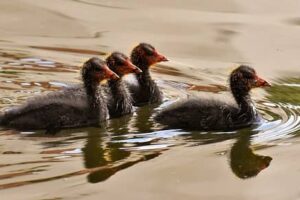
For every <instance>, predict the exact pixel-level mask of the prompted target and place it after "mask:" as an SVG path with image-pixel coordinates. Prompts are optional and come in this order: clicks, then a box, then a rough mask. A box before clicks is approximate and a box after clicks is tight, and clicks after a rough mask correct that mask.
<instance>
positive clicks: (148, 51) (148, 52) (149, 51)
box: [145, 48, 154, 56]
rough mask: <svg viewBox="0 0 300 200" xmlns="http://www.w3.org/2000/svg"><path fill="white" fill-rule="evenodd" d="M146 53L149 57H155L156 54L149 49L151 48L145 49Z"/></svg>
mask: <svg viewBox="0 0 300 200" xmlns="http://www.w3.org/2000/svg"><path fill="white" fill-rule="evenodd" d="M145 52H146V54H147V55H148V56H153V54H154V52H153V50H152V49H149V48H146V49H145Z"/></svg>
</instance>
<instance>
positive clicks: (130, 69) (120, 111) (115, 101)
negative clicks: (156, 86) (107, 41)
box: [106, 52, 142, 118]
mask: <svg viewBox="0 0 300 200" xmlns="http://www.w3.org/2000/svg"><path fill="white" fill-rule="evenodd" d="M106 63H107V65H108V67H109V68H110V70H112V71H113V72H115V73H116V74H117V75H118V76H119V77H120V79H117V80H109V81H108V87H109V91H108V92H107V103H108V110H109V116H110V118H115V117H120V116H122V115H126V114H130V113H132V111H133V107H132V98H131V95H130V93H129V91H128V88H127V86H126V85H125V84H124V82H123V80H122V77H123V76H125V75H126V74H129V73H136V74H140V73H142V71H141V70H140V69H139V68H138V67H136V66H135V65H133V64H132V63H131V61H130V59H129V58H128V57H127V56H126V55H124V54H122V53H120V52H114V53H112V54H111V55H110V56H108V57H107V58H106ZM106 91H107V90H106Z"/></svg>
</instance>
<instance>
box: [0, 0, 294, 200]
mask: <svg viewBox="0 0 300 200" xmlns="http://www.w3.org/2000/svg"><path fill="white" fill-rule="evenodd" d="M19 3H20V2H19V1H7V2H1V3H0V7H1V8H2V9H1V10H3V12H1V14H0V16H1V20H0V24H1V29H0V35H1V40H0V89H1V94H0V108H1V110H5V109H6V108H8V107H11V106H14V105H19V104H21V103H23V102H24V101H26V99H28V98H30V97H32V96H35V95H41V94H44V93H48V92H51V91H55V90H60V89H63V88H64V87H68V86H69V85H73V84H77V83H79V82H80V77H79V70H80V67H81V65H82V63H83V62H84V61H85V60H87V59H88V58H90V57H92V56H99V57H101V58H105V56H106V55H108V54H109V53H110V52H112V51H114V50H118V51H123V52H125V53H127V54H128V53H129V52H130V50H131V48H132V47H133V46H134V45H136V44H137V43H138V42H140V41H143V42H149V43H151V44H153V45H154V46H155V47H156V48H157V49H158V50H159V51H160V52H162V53H163V54H164V55H166V56H167V57H168V58H169V59H170V60H171V61H170V62H168V63H163V64H159V65H156V66H155V67H153V68H152V72H153V77H154V79H156V80H157V83H158V84H159V86H160V87H161V88H162V91H163V92H164V95H165V99H164V103H163V104H162V105H155V106H146V107H142V108H136V110H135V112H134V113H133V114H132V115H129V116H125V117H122V118H119V119H114V120H110V121H108V122H107V124H106V127H103V128H95V127H88V128H80V129H71V130H63V131H60V132H59V133H58V134H56V135H55V136H49V135H45V134H44V132H43V131H38V132H18V131H15V130H6V129H2V130H0V138H1V139H0V153H1V155H0V157H1V162H0V193H1V196H4V197H5V199H75V198H77V199H96V198H99V197H103V198H105V199H168V198H170V199H171V198H172V199H199V198H204V199H253V198H254V197H255V199H271V198H272V199H297V198H300V196H299V189H298V187H297V184H298V180H299V177H300V173H299V169H300V166H299V164H298V163H297V158H298V153H300V148H299V147H300V146H299V138H298V135H299V133H300V103H299V102H300V96H299V94H300V71H299V64H298V60H297V57H298V55H299V44H298V43H299V42H298V41H300V38H299V37H300V36H299V35H300V34H299V31H300V29H299V27H298V24H299V23H298V21H299V20H298V19H299V17H300V16H299V14H298V13H299V10H300V8H299V7H297V6H293V5H296V1H293V0H291V1H289V4H287V5H285V7H284V6H283V5H281V4H280V6H279V5H278V4H277V3H274V2H273V1H265V4H264V5H261V4H259V3H258V4H257V5H253V4H254V3H250V2H247V1H241V2H236V1H232V0H226V1H217V0H215V1H206V0H201V1H193V0H189V1H187V2H185V3H184V5H183V4H182V3H180V2H173V1H165V2H164V3H162V2H161V1H151V2H147V3H143V4H142V3H140V2H139V1H131V0H130V1H114V2H110V1H93V0H83V1H79V0H78V1H75V0H74V1H67V0H65V1H60V2H57V1H50V0H49V1H43V3H41V2H37V1H33V0H28V1H22V5H21V4H19ZM262 7H263V9H262ZM36 16H39V17H36ZM239 64H249V65H252V66H253V67H254V68H255V69H256V70H257V73H258V74H260V76H261V77H264V78H265V79H266V80H268V81H269V82H271V83H272V85H273V86H272V87H271V88H268V89H265V90H262V89H256V90H254V91H253V92H252V97H253V100H254V102H255V104H256V107H257V109H258V111H259V112H260V113H261V115H262V116H263V118H264V122H263V123H261V124H259V125H257V126H254V127H251V128H247V129H242V130H238V131H233V132H199V131H194V132H188V131H184V130H179V129H174V130H173V129H171V130H170V129H168V130H166V129H163V127H162V126H161V125H159V124H157V123H155V122H154V121H153V116H154V115H155V114H156V113H157V112H158V111H159V110H160V109H161V108H162V107H164V106H167V105H168V104H170V103H172V102H174V101H176V100H178V99H181V98H187V97H189V96H191V95H200V96H201V95H205V96H207V95H227V96H230V94H229V92H228V81H227V79H228V75H229V74H230V71H231V70H232V69H234V68H235V67H236V66H238V65H239ZM127 78H128V79H130V78H131V77H127ZM212 188H213V189H212ZM17 191H18V192H17ZM20 191H21V192H20Z"/></svg>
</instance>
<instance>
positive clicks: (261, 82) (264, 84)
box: [255, 76, 271, 87]
mask: <svg viewBox="0 0 300 200" xmlns="http://www.w3.org/2000/svg"><path fill="white" fill-rule="evenodd" d="M255 80H256V82H255V86H256V87H271V84H270V83H268V82H267V81H265V80H264V79H262V78H260V77H258V76H256V77H255Z"/></svg>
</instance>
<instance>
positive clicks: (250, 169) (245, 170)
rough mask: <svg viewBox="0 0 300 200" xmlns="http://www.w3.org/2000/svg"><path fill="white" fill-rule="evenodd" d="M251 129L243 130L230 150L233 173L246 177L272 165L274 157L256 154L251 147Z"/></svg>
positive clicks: (242, 177)
mask: <svg viewBox="0 0 300 200" xmlns="http://www.w3.org/2000/svg"><path fill="white" fill-rule="evenodd" d="M251 135H252V133H251V131H247V130H245V131H241V132H240V133H239V137H238V139H237V141H236V142H235V143H234V145H233V146H232V148H231V151H230V167H231V169H232V171H233V173H234V174H235V175H236V176H237V177H239V178H241V179H246V178H250V177H254V176H256V175H257V174H258V173H259V172H260V171H261V170H263V169H265V168H267V167H268V166H269V165H270V162H271V160H272V158H271V157H270V156H262V155H258V154H255V153H254V152H253V150H252V149H251V147H250V145H251V142H250V140H251Z"/></svg>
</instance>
